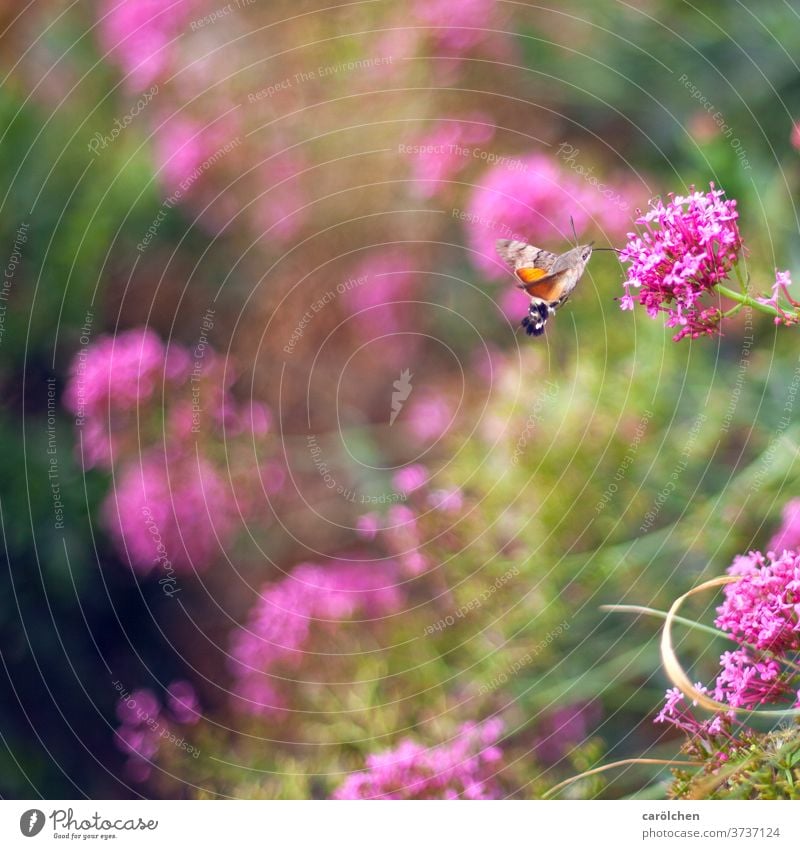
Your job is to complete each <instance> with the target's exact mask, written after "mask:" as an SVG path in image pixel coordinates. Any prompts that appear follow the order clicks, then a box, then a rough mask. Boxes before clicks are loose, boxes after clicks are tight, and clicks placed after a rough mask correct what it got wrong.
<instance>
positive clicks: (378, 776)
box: [334, 719, 503, 799]
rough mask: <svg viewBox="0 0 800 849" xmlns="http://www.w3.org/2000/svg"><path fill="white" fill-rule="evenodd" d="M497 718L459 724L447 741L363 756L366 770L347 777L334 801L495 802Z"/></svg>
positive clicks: (498, 791)
mask: <svg viewBox="0 0 800 849" xmlns="http://www.w3.org/2000/svg"><path fill="white" fill-rule="evenodd" d="M502 732H503V724H502V722H501V721H500V720H499V719H493V720H489V721H487V722H484V723H482V724H480V725H477V724H475V723H472V722H468V723H465V724H464V725H462V726H461V727H460V728H459V730H458V732H457V734H456V736H455V737H454V738H453V739H452V740H449V741H448V742H447V743H442V744H440V745H439V746H434V747H431V748H426V747H425V746H422V745H420V744H419V743H416V742H414V741H413V740H409V739H406V740H403V741H402V742H401V743H400V744H399V745H398V746H397V748H395V749H393V750H391V751H389V752H383V753H381V754H372V755H368V756H367V769H366V771H364V772H355V773H352V774H351V775H349V776H348V777H347V778H346V779H345V781H344V783H343V784H342V785H341V787H339V789H338V790H337V791H336V792H335V793H334V798H335V799H500V798H502V795H503V793H502V788H501V785H500V782H499V780H498V778H497V773H498V771H499V769H500V762H501V761H502V758H503V753H502V751H501V750H500V748H499V747H498V746H497V745H496V744H497V741H498V740H499V738H500V735H501V734H502Z"/></svg>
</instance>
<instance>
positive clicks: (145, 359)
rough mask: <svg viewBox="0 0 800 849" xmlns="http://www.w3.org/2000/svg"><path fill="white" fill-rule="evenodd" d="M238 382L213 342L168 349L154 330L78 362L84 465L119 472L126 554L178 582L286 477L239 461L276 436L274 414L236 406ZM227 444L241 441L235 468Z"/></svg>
mask: <svg viewBox="0 0 800 849" xmlns="http://www.w3.org/2000/svg"><path fill="white" fill-rule="evenodd" d="M233 379H235V373H234V371H233V370H232V369H231V368H230V367H228V368H227V369H226V367H225V363H224V362H223V361H222V360H221V359H219V358H218V357H216V355H215V354H214V352H213V350H212V349H211V348H209V347H208V346H207V345H206V344H205V343H203V344H202V345H199V346H198V347H197V348H196V349H195V350H194V351H193V352H190V351H189V350H188V349H186V348H184V347H182V346H180V345H176V344H170V345H169V347H167V346H166V345H165V344H164V343H163V342H162V341H161V340H160V339H159V337H158V336H157V335H156V333H154V332H153V331H152V330H150V329H148V328H136V329H134V330H128V331H125V332H122V333H119V334H118V335H117V336H114V337H102V338H100V339H98V340H97V342H95V343H94V344H91V345H88V346H86V347H85V348H83V349H82V350H81V351H80V352H79V353H78V354H77V355H76V357H75V358H74V360H73V362H72V364H71V367H70V375H69V380H68V383H67V387H66V389H65V393H64V403H65V405H66V407H67V408H68V409H69V410H70V411H71V412H72V413H74V415H75V419H76V425H77V428H78V431H79V433H80V434H81V437H82V438H81V444H80V446H79V451H80V452H82V453H81V457H80V459H81V460H82V462H83V464H84V466H85V467H86V468H91V467H94V466H102V467H105V468H111V467H112V465H113V468H114V471H115V477H114V483H115V488H114V489H113V490H112V491H111V492H109V494H108V496H107V498H106V500H105V503H104V505H103V508H102V516H103V519H104V522H105V524H106V527H107V528H108V530H109V532H110V534H111V536H112V539H113V540H114V542H115V544H116V547H117V549H118V551H119V552H120V555H121V557H123V559H125V560H126V561H128V562H129V563H130V565H131V566H132V567H133V568H134V569H135V570H136V571H138V572H139V573H140V574H142V575H146V574H148V573H150V572H152V571H153V569H154V567H155V566H156V565H157V564H160V565H161V566H162V568H163V569H164V572H165V574H164V575H162V576H161V577H162V579H170V580H172V578H171V573H172V571H173V570H174V571H176V572H181V571H182V572H189V571H192V570H202V569H204V568H206V567H207V566H208V565H209V564H210V563H211V562H212V560H213V558H214V557H215V556H216V555H217V554H218V553H219V552H220V550H223V549H224V548H225V546H226V544H227V543H228V542H229V541H230V539H231V536H232V534H233V531H234V530H235V525H236V520H237V517H238V516H239V514H240V513H245V514H247V513H249V512H250V511H251V510H252V509H253V505H254V504H255V503H256V501H257V497H258V493H262V495H263V492H262V485H264V486H266V485H267V481H266V480H265V479H264V478H265V477H267V476H268V477H269V478H270V479H275V471H276V470H274V469H272V468H271V467H270V465H269V464H270V463H271V462H273V461H268V462H267V463H265V466H264V468H263V469H255V470H253V468H252V456H250V457H248V458H243V459H242V461H241V462H240V463H239V464H238V466H237V462H236V458H237V457H238V456H239V454H240V453H241V452H237V451H236V450H235V448H236V442H235V439H236V437H240V436H241V437H244V438H245V439H246V438H247V437H249V438H250V439H255V438H259V439H261V438H263V437H265V436H266V434H267V433H268V431H269V428H270V413H269V410H268V409H267V408H266V407H265V406H264V405H263V404H260V403H258V402H254V401H251V402H245V403H239V402H237V401H236V400H235V399H234V398H233V396H232V395H231V393H230V384H231V382H232V381H233ZM223 438H224V439H226V440H231V441H230V442H228V444H227V449H228V450H227V467H226V468H224V469H223V468H217V467H216V465H215V464H214V463H213V462H212V461H211V460H210V459H209V458H210V457H211V456H212V455H213V453H214V450H215V446H216V444H217V443H218V442H219V441H220V440H221V439H223ZM198 453H199V456H198ZM251 454H252V452H251ZM240 467H241V469H243V470H245V472H246V473H245V472H243V473H242V474H240V473H239V472H240ZM228 476H230V477H231V480H232V481H233V482H235V483H237V484H239V486H238V488H237V492H238V496H237V495H234V487H233V483H231V482H229V481H228ZM248 476H249V477H248ZM250 477H252V480H250V479H249V478H250ZM245 478H246V480H245ZM164 589H165V592H166V591H167V585H166V584H165V586H164Z"/></svg>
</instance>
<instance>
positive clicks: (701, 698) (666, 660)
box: [661, 575, 739, 712]
mask: <svg viewBox="0 0 800 849" xmlns="http://www.w3.org/2000/svg"><path fill="white" fill-rule="evenodd" d="M738 580H739V578H738V577H735V576H733V575H723V576H721V577H719V578H712V579H711V580H709V581H704V582H703V583H702V584H699V585H698V586H696V587H694V588H692V589H691V590H689V592H687V593H684V594H683V595H682V596H678V598H676V599H675V601H674V602H673V603H672V607H670V609H669V612H668V613H667V618H666V619H665V620H664V627H663V630H662V632H661V663H662V664H663V666H664V671H665V672H666V673H667V677H668V678H669V680H670V681H672V683H673V684H674V685H675V686H676V687H677V688H678V689H679V690H680V691H681V692H682V693H683V694H684V695H685V696H687V697H688V698H690V699H691V700H692V701H693V702H696V703H697V704H698V705H699V706H700V707H704V708H705V709H706V710H712V711H723V712H727V711H729V710H730V709H731V706H730V705H726V704H725V703H724V702H718V701H716V700H715V699H712V698H710V697H709V696H707V695H706V694H705V693H701V692H700V690H698V689H697V687H695V686H694V684H692V682H691V681H690V680H689V676H688V675H687V674H686V673H685V672H684V670H683V667H682V666H681V664H680V662H679V661H678V658H677V656H676V654H675V649H674V648H673V646H672V623H673V622H674V621H675V619H676V617H677V615H678V611H679V610H680V608H681V606H682V605H683V603H684V602H685V601H686V599H688V598H691V597H692V596H693V595H698V594H699V593H702V592H705V591H706V590H711V589H714V588H716V587H722V586H725V584H732V583H734V582H736V581H738Z"/></svg>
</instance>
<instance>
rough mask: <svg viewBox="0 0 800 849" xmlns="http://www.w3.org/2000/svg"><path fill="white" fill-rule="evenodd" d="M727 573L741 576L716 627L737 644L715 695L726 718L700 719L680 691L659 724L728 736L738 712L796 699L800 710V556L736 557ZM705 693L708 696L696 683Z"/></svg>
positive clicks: (728, 588) (727, 655)
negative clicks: (799, 667)
mask: <svg viewBox="0 0 800 849" xmlns="http://www.w3.org/2000/svg"><path fill="white" fill-rule="evenodd" d="M728 572H729V574H731V575H735V576H737V577H738V578H739V580H738V581H736V582H735V583H731V584H726V585H725V588H724V595H725V600H724V601H723V603H722V604H721V605H720V606H719V607H718V608H717V618H716V620H715V624H716V626H717V627H718V628H720V629H721V630H722V631H725V632H726V633H728V634H730V635H731V637H732V638H733V639H734V640H735V641H736V642H737V643H738V644H739V647H738V648H737V649H735V650H733V651H726V652H724V653H723V654H722V656H721V657H720V667H721V669H720V673H719V675H718V676H717V680H716V686H715V688H714V690H713V692H712V693H711V696H712V697H713V698H714V699H715V700H716V701H719V702H722V703H724V704H727V705H730V707H731V711H730V713H729V715H728V716H721V715H718V716H716V717H714V718H713V719H709V720H705V721H703V722H700V721H698V720H697V719H695V717H694V716H693V715H692V714H691V712H689V711H687V710H686V709H685V708H684V707H683V706H682V705H680V703H681V701H682V700H683V695H682V694H681V693H680V691H678V690H669V691H668V692H667V701H666V704H665V706H664V708H663V709H662V711H661V712H660V713H659V715H658V717H657V719H656V721H657V722H669V723H671V724H673V725H675V726H677V727H678V728H681V729H682V730H683V731H686V732H687V733H689V734H691V735H699V736H700V737H707V736H708V735H725V734H727V733H728V730H729V728H730V720H732V718H733V717H734V716H735V712H736V710H737V709H739V708H744V709H747V710H752V709H755V708H758V707H759V706H760V705H765V704H774V703H783V702H785V700H786V699H793V700H794V702H795V705H796V706H800V689H798V687H800V682H798V680H797V677H796V674H795V669H796V665H795V660H796V657H797V653H798V652H799V651H800V553H798V552H797V551H796V550H784V551H783V553H782V554H781V555H780V556H775V555H774V554H773V553H769V554H767V555H766V556H765V555H763V554H761V553H760V552H758V551H751V552H750V553H749V554H747V555H744V556H740V557H737V558H736V559H735V560H734V562H733V564H732V565H731V567H730V568H729V569H728ZM697 689H698V690H700V691H701V692H703V693H706V692H708V691H707V690H706V689H705V688H704V687H701V686H700V685H697Z"/></svg>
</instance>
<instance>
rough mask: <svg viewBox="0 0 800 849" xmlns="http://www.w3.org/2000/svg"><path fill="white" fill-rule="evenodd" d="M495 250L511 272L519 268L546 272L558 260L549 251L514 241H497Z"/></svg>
mask: <svg viewBox="0 0 800 849" xmlns="http://www.w3.org/2000/svg"><path fill="white" fill-rule="evenodd" d="M495 248H496V250H497V254H498V256H499V257H500V258H501V259H502V260H503V261H504V262H505V264H506V265H507V266H508V267H509V268H510V269H511V270H512V271H518V270H519V269H521V268H536V269H540V270H543V271H544V272H545V273H546V272H548V271H549V270H550V268H551V266H552V265H553V263H554V262H555V261H556V259H558V257H557V256H556V255H555V254H552V253H550V251H543V250H542V249H541V248H537V247H534V246H533V245H529V244H527V242H520V241H516V240H514V239H498V240H497V242H496V244H495Z"/></svg>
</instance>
